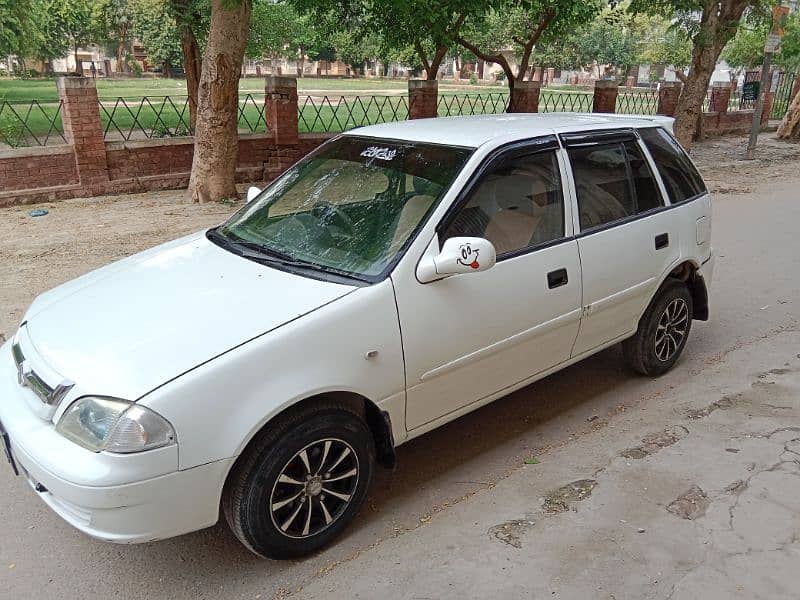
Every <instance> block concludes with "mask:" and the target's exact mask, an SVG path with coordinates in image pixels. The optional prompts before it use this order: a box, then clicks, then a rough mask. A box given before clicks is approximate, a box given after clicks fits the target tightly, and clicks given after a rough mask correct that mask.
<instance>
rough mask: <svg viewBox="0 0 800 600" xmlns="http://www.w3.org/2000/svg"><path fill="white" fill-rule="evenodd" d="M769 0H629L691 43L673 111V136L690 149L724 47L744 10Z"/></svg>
mask: <svg viewBox="0 0 800 600" xmlns="http://www.w3.org/2000/svg"><path fill="white" fill-rule="evenodd" d="M769 4H770V0H632V1H631V6H630V10H631V11H632V12H634V13H637V12H642V13H648V14H656V15H662V16H664V17H666V18H668V19H671V20H674V21H675V22H676V23H679V24H680V26H681V27H682V28H683V29H684V30H685V31H686V32H687V36H688V38H689V39H690V40H691V42H692V60H691V68H690V71H689V74H688V76H687V77H686V81H685V83H684V85H683V90H682V92H681V96H680V98H679V100H678V106H677V109H676V115H677V118H676V122H675V134H676V136H677V138H678V140H679V141H680V142H681V144H683V145H684V147H686V148H691V145H692V142H693V141H694V140H695V139H696V138H697V137H698V136H699V135H700V123H701V117H702V110H703V100H704V98H705V96H706V92H707V90H708V85H709V83H710V82H711V75H712V74H713V73H714V68H715V66H716V64H717V61H718V60H719V56H720V53H721V52H722V49H723V48H724V47H725V45H726V44H727V43H728V42H729V41H730V40H731V39H732V38H733V37H734V36H735V35H736V32H737V30H738V29H739V24H740V22H741V20H742V16H743V15H744V14H745V11H747V10H762V9H764V8H766V7H767V6H768V5H769Z"/></svg>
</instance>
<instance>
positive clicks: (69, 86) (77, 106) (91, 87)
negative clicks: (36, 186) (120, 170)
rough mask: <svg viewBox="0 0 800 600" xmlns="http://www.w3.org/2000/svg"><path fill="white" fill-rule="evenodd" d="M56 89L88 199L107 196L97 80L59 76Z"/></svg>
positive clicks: (106, 168) (65, 129)
mask: <svg viewBox="0 0 800 600" xmlns="http://www.w3.org/2000/svg"><path fill="white" fill-rule="evenodd" d="M56 88H57V89H58V97H59V99H60V100H61V102H62V108H61V120H62V122H63V123H64V137H65V138H66V140H67V143H68V144H70V145H71V146H72V147H73V149H74V152H75V163H76V166H77V172H78V180H79V181H80V184H81V186H83V187H84V193H85V194H86V195H87V196H99V195H101V194H104V193H106V192H107V191H108V163H107V161H106V144H105V141H104V139H103V126H102V124H101V123H100V103H99V102H98V100H97V88H96V87H95V84H94V79H90V78H84V77H59V78H58V79H57V80H56Z"/></svg>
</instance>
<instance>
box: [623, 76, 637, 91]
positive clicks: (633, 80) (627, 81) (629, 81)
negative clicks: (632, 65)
mask: <svg viewBox="0 0 800 600" xmlns="http://www.w3.org/2000/svg"><path fill="white" fill-rule="evenodd" d="M635 83H636V78H635V77H634V76H633V75H628V76H627V77H626V78H625V87H626V88H628V89H631V88H633V86H634V84H635Z"/></svg>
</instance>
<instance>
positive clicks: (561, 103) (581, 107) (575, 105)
mask: <svg viewBox="0 0 800 600" xmlns="http://www.w3.org/2000/svg"><path fill="white" fill-rule="evenodd" d="M593 99H594V92H569V91H561V90H559V91H556V90H542V91H541V92H539V112H591V111H592V102H593Z"/></svg>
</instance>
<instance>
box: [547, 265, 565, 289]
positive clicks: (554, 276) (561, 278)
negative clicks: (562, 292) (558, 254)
mask: <svg viewBox="0 0 800 600" xmlns="http://www.w3.org/2000/svg"><path fill="white" fill-rule="evenodd" d="M567 283H569V277H568V276H567V270H566V269H558V270H556V271H550V272H549V273H548V274H547V287H549V288H550V289H551V290H552V289H553V288H557V287H561V286H562V285H567Z"/></svg>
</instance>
